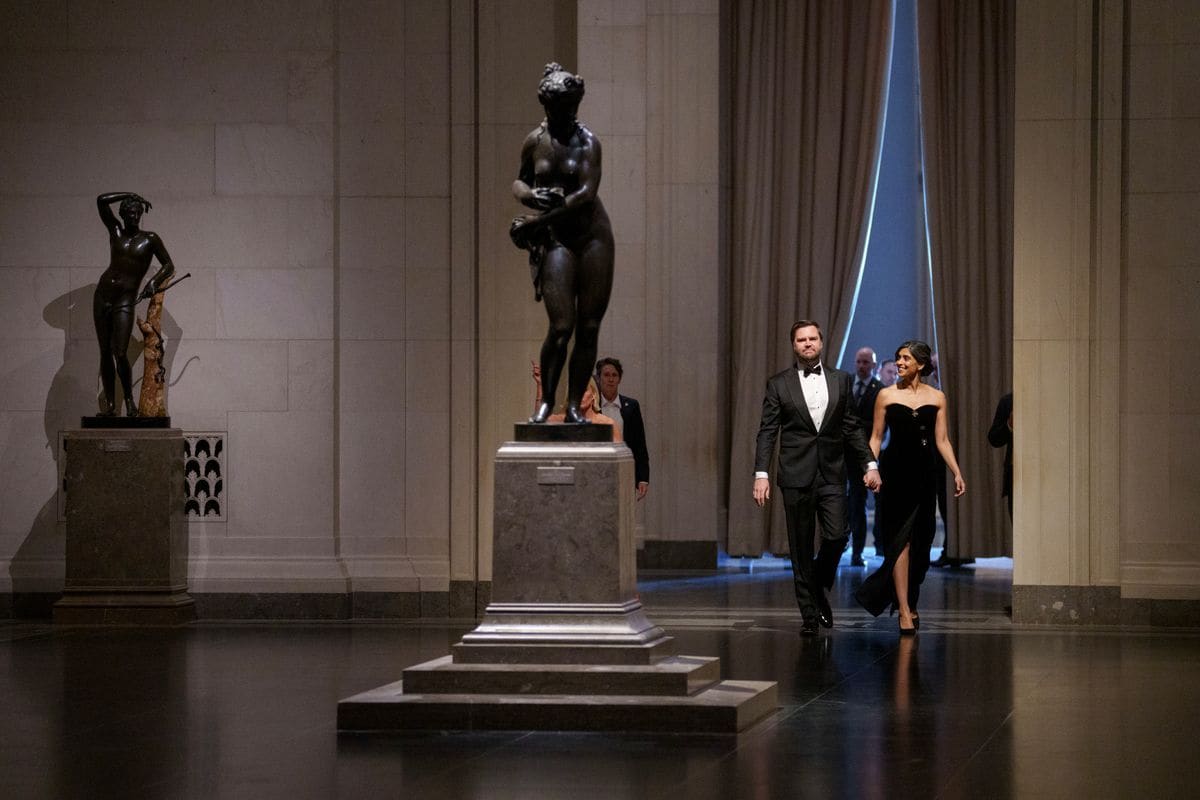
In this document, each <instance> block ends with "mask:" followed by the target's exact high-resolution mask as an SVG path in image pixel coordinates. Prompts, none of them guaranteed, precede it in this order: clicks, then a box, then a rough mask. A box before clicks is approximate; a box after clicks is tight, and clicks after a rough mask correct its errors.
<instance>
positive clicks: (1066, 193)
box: [1013, 121, 1075, 338]
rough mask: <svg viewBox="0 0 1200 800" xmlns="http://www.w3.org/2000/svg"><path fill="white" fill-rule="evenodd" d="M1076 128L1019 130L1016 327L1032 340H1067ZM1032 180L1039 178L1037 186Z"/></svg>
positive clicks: (1035, 125)
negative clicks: (1055, 338)
mask: <svg viewBox="0 0 1200 800" xmlns="http://www.w3.org/2000/svg"><path fill="white" fill-rule="evenodd" d="M1074 128H1075V126H1074V123H1073V122H1071V121H1066V122H1058V121H1051V122H1020V121H1018V122H1017V124H1016V163H1017V168H1016V169H1017V181H1016V189H1015V197H1014V209H1015V210H1014V216H1015V225H1016V226H1017V228H1019V229H1020V230H1021V235H1020V236H1018V237H1015V239H1014V257H1013V263H1014V272H1015V274H1016V276H1017V279H1016V280H1014V282H1013V291H1014V295H1015V297H1014V301H1013V325H1014V328H1015V329H1017V330H1020V331H1022V335H1024V336H1029V337H1031V338H1039V337H1044V336H1066V335H1068V334H1069V332H1070V327H1071V319H1070V313H1069V311H1070V308H1069V306H1068V305H1066V304H1064V303H1062V302H1061V301H1060V300H1061V298H1062V297H1063V296H1064V293H1065V292H1066V291H1067V289H1068V287H1069V285H1070V271H1069V270H1068V269H1065V268H1064V266H1063V265H1069V264H1070V263H1071V259H1072V245H1073V242H1072V240H1071V238H1070V237H1069V236H1065V235H1063V232H1064V231H1070V230H1072V214H1073V194H1072V187H1073V183H1072V181H1073V177H1074V175H1073V172H1072V169H1073V167H1072V153H1073V151H1074V141H1073V135H1074ZM1034 176H1041V179H1039V180H1035V179H1034Z"/></svg>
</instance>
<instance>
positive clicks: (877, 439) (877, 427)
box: [870, 386, 892, 461]
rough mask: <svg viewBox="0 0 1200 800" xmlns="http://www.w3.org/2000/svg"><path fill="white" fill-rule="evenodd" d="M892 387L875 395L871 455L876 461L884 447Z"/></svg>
mask: <svg viewBox="0 0 1200 800" xmlns="http://www.w3.org/2000/svg"><path fill="white" fill-rule="evenodd" d="M891 390H892V387H890V386H887V387H885V388H883V389H880V390H879V394H877V395H875V415H874V419H872V421H871V442H870V447H871V453H872V454H873V455H874V456H875V460H876V461H878V460H879V448H880V447H882V446H883V430H884V428H885V427H886V425H887V404H888V403H889V402H890V400H888V399H887V398H890V397H891Z"/></svg>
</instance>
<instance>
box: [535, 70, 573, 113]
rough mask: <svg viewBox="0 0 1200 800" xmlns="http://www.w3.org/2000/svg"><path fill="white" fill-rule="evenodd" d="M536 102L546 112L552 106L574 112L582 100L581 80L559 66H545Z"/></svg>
mask: <svg viewBox="0 0 1200 800" xmlns="http://www.w3.org/2000/svg"><path fill="white" fill-rule="evenodd" d="M538 100H539V101H541V104H542V107H543V108H545V109H547V110H550V108H551V107H552V106H553V107H555V108H569V109H571V110H574V109H576V108H578V107H579V102H580V101H581V100H583V78H581V77H579V76H578V75H575V74H574V73H571V72H567V71H566V70H565V69H563V67H562V65H561V64H558V63H551V64H547V65H546V69H545V70H544V71H543V72H542V80H541V83H539V84H538Z"/></svg>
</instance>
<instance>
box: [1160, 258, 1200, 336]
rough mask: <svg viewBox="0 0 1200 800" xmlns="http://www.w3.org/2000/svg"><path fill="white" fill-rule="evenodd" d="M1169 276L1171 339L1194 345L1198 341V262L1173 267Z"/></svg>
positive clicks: (1199, 281)
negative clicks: (1182, 340) (1186, 341)
mask: <svg viewBox="0 0 1200 800" xmlns="http://www.w3.org/2000/svg"><path fill="white" fill-rule="evenodd" d="M1193 258H1195V256H1193ZM1169 274H1170V282H1169V284H1168V285H1169V286H1170V292H1171V304H1170V307H1169V308H1170V312H1169V313H1170V320H1171V323H1170V325H1171V328H1170V330H1171V338H1172V339H1184V340H1189V341H1191V342H1192V343H1195V342H1196V341H1197V340H1200V313H1198V312H1200V262H1195V261H1194V262H1193V263H1192V264H1191V265H1189V266H1187V267H1175V268H1173V269H1171V270H1170V273H1169Z"/></svg>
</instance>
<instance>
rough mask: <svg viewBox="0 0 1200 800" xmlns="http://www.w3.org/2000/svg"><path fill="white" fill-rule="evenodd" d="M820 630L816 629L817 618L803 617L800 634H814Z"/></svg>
mask: <svg viewBox="0 0 1200 800" xmlns="http://www.w3.org/2000/svg"><path fill="white" fill-rule="evenodd" d="M819 632H820V631H818V630H817V618H816V617H805V618H804V624H802V625H801V626H800V635H801V636H816V635H817V634H818V633H819Z"/></svg>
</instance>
